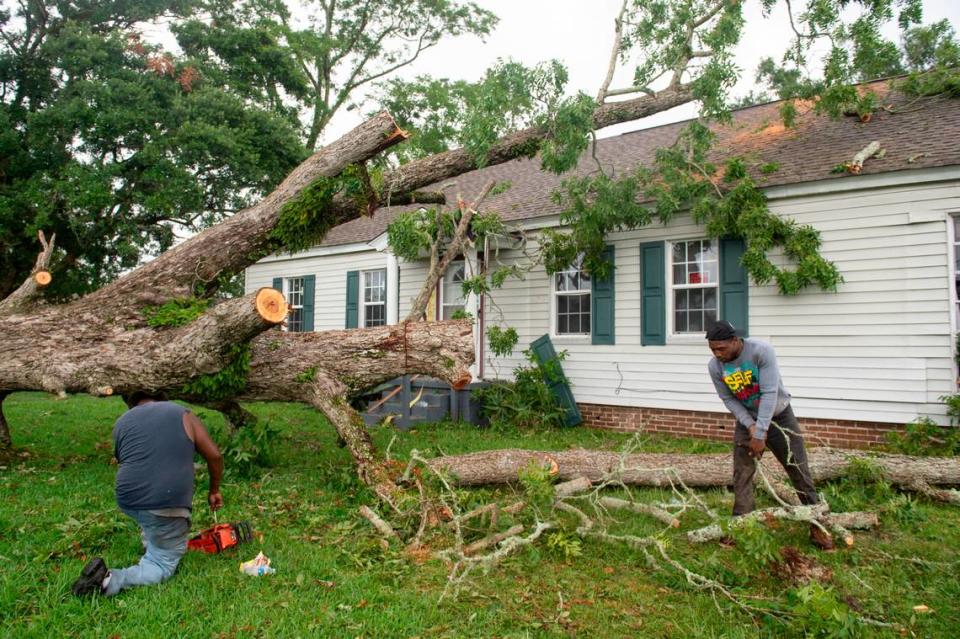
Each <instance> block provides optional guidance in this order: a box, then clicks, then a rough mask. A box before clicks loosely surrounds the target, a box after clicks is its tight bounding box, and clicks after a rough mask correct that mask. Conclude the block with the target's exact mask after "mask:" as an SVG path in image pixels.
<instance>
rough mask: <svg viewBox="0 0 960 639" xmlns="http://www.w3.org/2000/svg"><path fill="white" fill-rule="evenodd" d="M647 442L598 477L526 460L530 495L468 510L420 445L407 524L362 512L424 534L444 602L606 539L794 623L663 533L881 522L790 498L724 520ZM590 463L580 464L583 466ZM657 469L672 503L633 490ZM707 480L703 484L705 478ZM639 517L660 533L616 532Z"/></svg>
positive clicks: (755, 611)
mask: <svg viewBox="0 0 960 639" xmlns="http://www.w3.org/2000/svg"><path fill="white" fill-rule="evenodd" d="M638 442H639V438H634V439H633V440H631V442H630V443H628V445H627V446H625V447H624V450H622V451H620V453H619V454H618V453H611V454H610V455H612V458H606V464H605V465H604V471H603V472H602V473H596V474H594V475H591V476H588V475H586V474H573V473H571V472H570V470H571V469H570V468H569V467H566V466H565V464H566V462H567V461H569V460H567V459H565V458H564V456H563V454H562V453H535V454H533V455H527V456H520V457H521V458H522V460H523V461H524V462H526V465H525V466H516V465H515V466H514V467H515V468H517V470H516V473H515V475H514V476H513V478H512V482H510V483H513V484H522V485H523V486H524V489H525V494H524V496H523V500H522V501H516V497H515V496H514V494H513V493H511V494H510V495H509V496H508V497H507V499H508V500H509V501H510V502H513V503H511V504H510V505H509V506H501V505H500V504H499V503H497V502H491V503H487V504H483V505H481V506H476V507H473V508H471V509H465V508H462V501H461V500H462V495H463V492H462V489H458V486H462V485H463V482H462V481H458V480H459V479H460V478H457V477H456V476H455V475H453V474H452V473H451V472H449V471H448V470H447V469H448V468H452V466H446V467H445V466H443V465H442V464H439V463H437V461H438V460H437V459H427V458H425V457H423V456H421V455H420V453H418V452H417V451H412V452H411V454H410V459H409V462H408V464H407V467H406V469H405V471H404V472H403V474H402V475H401V476H400V477H398V478H397V482H398V484H399V485H401V486H410V485H412V484H415V485H416V486H417V488H418V492H419V495H420V499H419V500H414V501H415V503H411V504H408V506H407V509H406V517H407V518H408V520H404V518H403V514H402V513H401V514H395V515H393V517H394V518H395V519H396V521H394V522H392V523H390V524H389V525H388V526H383V525H381V524H380V523H378V522H377V521H375V520H373V519H371V517H369V513H366V512H364V513H362V514H363V516H364V517H366V518H367V519H368V520H370V521H371V522H372V523H373V525H374V526H375V528H376V530H377V531H378V532H379V534H381V535H382V536H383V537H384V538H385V539H388V540H390V539H394V538H395V537H394V535H395V533H396V532H398V531H403V530H407V531H412V530H414V529H416V530H417V532H416V535H415V537H414V538H413V541H411V542H410V543H409V545H408V551H409V552H411V553H415V555H414V556H416V557H418V559H423V558H424V557H425V556H426V557H430V556H432V557H433V558H435V559H438V560H440V561H443V562H445V563H446V565H447V567H448V575H447V582H446V585H445V588H444V591H443V593H442V595H441V597H440V598H441V600H442V599H444V598H447V597H456V596H457V595H458V593H459V592H460V591H461V589H462V588H463V587H464V586H466V585H467V584H468V583H469V580H470V578H471V577H472V575H474V574H476V571H477V569H478V568H479V569H480V570H481V571H487V570H490V569H492V568H494V567H495V566H496V565H497V564H498V563H500V562H501V561H502V560H503V559H504V558H506V557H508V556H510V555H511V554H514V553H517V552H519V551H520V550H521V549H523V548H524V547H528V546H531V545H534V544H538V543H543V541H544V540H546V542H547V544H548V545H557V546H562V545H563V544H569V543H570V541H569V540H570V538H571V536H572V537H573V538H577V537H579V538H580V539H582V540H584V541H585V542H586V541H599V542H602V543H604V544H615V545H620V546H625V547H628V548H631V549H633V550H635V551H637V553H638V555H639V557H640V558H641V559H642V560H643V561H645V562H646V564H647V565H649V566H650V567H651V569H653V570H661V571H665V572H666V573H672V574H675V575H678V576H680V577H682V579H683V580H684V582H685V583H686V584H688V586H689V587H690V588H692V589H694V590H697V591H701V592H705V593H708V594H710V595H711V596H712V597H714V599H715V600H719V599H725V600H727V601H729V602H730V603H731V604H732V605H734V606H736V607H737V608H739V609H741V610H743V611H745V612H746V613H748V614H751V615H764V616H773V617H775V618H780V619H782V620H784V621H788V620H789V614H790V613H789V611H788V610H785V609H782V608H778V607H777V602H776V601H773V600H769V599H764V598H762V597H756V596H754V595H750V594H746V593H744V592H743V588H742V586H733V585H729V584H726V583H723V581H721V580H720V579H718V578H712V577H710V576H709V573H710V572H711V571H710V570H709V569H701V568H700V567H698V566H696V565H695V564H693V563H691V561H694V560H680V559H678V558H677V557H678V555H676V554H674V553H673V552H671V544H672V543H674V542H672V541H670V540H669V539H668V537H666V536H665V534H664V533H665V532H666V531H670V530H672V529H675V528H678V527H680V526H682V525H683V520H684V518H685V515H686V514H687V513H696V519H695V520H694V521H698V522H702V520H703V517H706V518H707V519H708V521H709V522H710V523H709V525H708V526H706V527H702V526H701V527H698V528H696V529H694V530H693V531H691V532H690V533H688V537H689V538H690V543H693V542H702V541H708V540H711V539H718V538H720V537H723V536H725V534H726V532H725V531H733V532H734V534H735V532H736V530H737V529H738V528H739V527H740V526H741V525H743V524H744V523H745V522H747V521H751V520H757V521H760V522H769V520H770V518H772V517H776V518H778V519H783V520H791V521H798V522H805V523H806V522H812V521H818V522H821V523H822V524H823V525H825V526H829V527H830V528H831V529H832V530H834V532H835V533H836V532H844V533H846V534H849V532H848V530H849V529H853V528H871V527H874V526H876V524H877V517H876V515H875V514H873V513H860V512H857V513H830V512H829V508H828V506H827V505H826V504H820V505H817V506H794V505H791V504H787V503H783V504H781V505H779V506H777V507H776V508H773V509H766V510H762V511H758V512H757V513H755V514H753V515H751V516H749V517H743V518H734V519H731V518H729V517H721V516H720V515H718V514H717V513H716V512H714V510H712V509H711V508H710V507H709V506H707V505H706V504H705V503H704V501H703V500H702V499H701V498H700V497H699V496H698V495H697V493H696V491H695V490H694V489H693V488H692V487H691V486H689V485H687V484H686V483H685V481H684V477H686V479H692V478H691V477H690V475H689V474H685V473H684V470H683V469H682V468H671V467H668V466H665V465H664V461H665V459H666V458H665V457H664V456H649V455H645V454H638V453H636V452H635V450H636V447H637V446H638ZM578 452H580V453H582V451H578ZM691 457H696V456H691ZM725 457H726V456H725ZM685 458H686V456H683V455H679V456H671V459H672V460H673V461H678V460H681V461H682V460H684V459H685ZM441 459H444V460H449V459H451V458H449V457H447V458H441ZM650 459H654V460H656V461H657V462H658V465H657V467H656V468H655V469H651V468H645V467H635V466H633V465H632V463H633V462H636V461H638V460H641V461H642V462H643V461H647V460H650ZM514 461H516V460H514ZM583 469H584V465H582V464H581V465H580V467H579V468H578V470H583ZM594 469H596V467H594ZM501 470H502V469H501ZM651 473H655V474H656V476H657V477H659V478H660V480H661V481H660V483H657V484H656V485H657V486H661V487H664V488H666V489H668V490H669V491H670V498H669V500H668V501H666V502H659V503H649V502H645V501H643V500H641V499H639V498H638V497H637V496H636V495H635V494H634V492H633V491H632V487H633V486H634V485H636V483H635V482H636V478H638V477H641V476H650V474H651ZM571 475H573V476H571ZM474 485H475V484H474ZM700 485H704V484H703V483H702V482H701V484H700ZM611 489H616V490H617V491H618V494H616V495H611V494H608V493H609V491H610V490H611ZM438 510H440V511H442V514H441V515H439V516H438V515H436V513H437V512H438ZM431 513H434V514H433V515H431ZM636 515H640V516H642V517H649V518H651V521H652V522H656V523H657V524H658V525H659V526H660V527H661V528H660V532H657V533H653V534H647V535H636V534H629V533H623V532H619V531H618V530H617V528H616V526H617V525H618V524H619V523H620V522H622V521H623V520H629V519H632V518H634V517H635V516H636ZM418 518H419V525H412V523H411V521H413V522H415V521H416V520H417V519H418ZM431 519H432V523H430V521H431ZM688 520H689V519H688ZM441 522H442V523H441ZM425 530H426V533H425V532H424V531H425ZM681 539H682V538H681ZM861 620H862V621H863V622H865V623H869V624H871V625H885V624H884V622H882V621H876V620H873V619H865V618H861Z"/></svg>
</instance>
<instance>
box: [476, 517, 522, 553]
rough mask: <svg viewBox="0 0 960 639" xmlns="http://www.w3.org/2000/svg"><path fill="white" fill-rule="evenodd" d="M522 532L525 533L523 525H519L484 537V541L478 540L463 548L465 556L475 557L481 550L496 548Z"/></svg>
mask: <svg viewBox="0 0 960 639" xmlns="http://www.w3.org/2000/svg"><path fill="white" fill-rule="evenodd" d="M522 532H523V524H517V525H515V526H511V527H510V528H507V529H506V530H504V531H503V532H500V533H496V534H494V535H489V536H487V537H484V538H483V539H478V540H477V541H474V542H472V543H470V544H467V545H466V546H464V548H463V554H464V555H466V556H468V557H469V556H470V555H475V554H477V553H478V552H480V551H481V550H486V549H487V548H490V547H491V546H496V545H497V544H499V543H500V542H501V541H503V540H504V539H507V538H509V537H513V536H515V535H519V534H520V533H522Z"/></svg>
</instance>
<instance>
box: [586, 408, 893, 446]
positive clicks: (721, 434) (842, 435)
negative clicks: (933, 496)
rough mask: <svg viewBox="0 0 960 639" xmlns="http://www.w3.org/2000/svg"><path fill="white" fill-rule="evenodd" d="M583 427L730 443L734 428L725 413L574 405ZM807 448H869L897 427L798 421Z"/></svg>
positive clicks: (884, 424)
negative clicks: (812, 446) (580, 415)
mask: <svg viewBox="0 0 960 639" xmlns="http://www.w3.org/2000/svg"><path fill="white" fill-rule="evenodd" d="M577 405H578V406H579V407H580V412H581V414H582V415H583V421H584V424H585V425H586V426H589V427H591V428H604V429H609V430H618V431H624V432H631V431H637V430H640V429H641V428H643V430H645V431H646V432H651V433H665V434H668V435H678V436H682V437H697V438H699V439H712V440H716V441H730V439H731V437H732V430H733V426H734V421H733V417H731V416H730V415H729V414H728V413H712V412H707V411H694V410H676V409H671V408H637V407H632V406H610V405H608V404H577ZM798 421H799V422H800V426H801V428H803V432H804V437H805V440H806V442H807V444H809V445H829V446H838V447H842V448H870V447H872V446H876V445H877V444H882V443H885V442H886V434H887V433H888V432H890V431H894V430H901V428H902V427H901V426H898V425H895V424H886V423H881V422H857V421H851V420H845V419H809V418H803V417H800V418H798Z"/></svg>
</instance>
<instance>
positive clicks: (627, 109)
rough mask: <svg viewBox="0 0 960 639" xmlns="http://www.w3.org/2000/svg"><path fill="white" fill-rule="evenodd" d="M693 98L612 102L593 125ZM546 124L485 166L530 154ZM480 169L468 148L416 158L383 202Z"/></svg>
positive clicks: (337, 216) (685, 90) (674, 91)
mask: <svg viewBox="0 0 960 639" xmlns="http://www.w3.org/2000/svg"><path fill="white" fill-rule="evenodd" d="M692 100H693V92H692V91H691V89H690V87H689V86H687V85H680V86H677V87H673V88H670V89H664V90H663V91H658V92H656V93H654V94H653V95H644V96H641V97H639V98H634V99H632V100H623V101H622V102H609V103H606V104H602V105H600V106H598V107H597V109H596V110H595V111H594V112H593V128H594V129H602V128H604V127H608V126H612V125H614V124H620V123H622V122H630V121H632V120H639V119H642V118H646V117H649V116H651V115H654V114H655V113H660V112H662V111H667V110H669V109H672V108H674V107H677V106H680V105H681V104H686V103H687V102H691V101H692ZM546 135H547V130H546V129H545V128H543V127H531V128H527V129H524V130H522V131H517V132H515V133H511V134H509V135H506V136H504V137H502V138H500V140H499V141H497V142H496V143H495V144H494V145H493V146H491V147H490V150H489V151H488V153H487V156H486V158H485V161H484V166H493V165H495V164H503V163H504V162H509V161H510V160H515V159H517V158H519V157H525V156H528V155H529V154H530V152H531V149H536V148H537V147H538V146H539V144H540V142H541V141H542V140H543V139H544V138H545V137H546ZM477 168H479V166H478V165H477V162H476V159H475V158H474V156H473V155H471V154H470V152H469V151H467V150H466V149H455V150H453V151H446V152H444V153H437V154H436V155H431V156H429V157H425V158H421V159H418V160H413V161H411V162H408V163H406V164H404V165H403V166H401V167H399V168H397V169H396V170H394V171H391V172H389V173H387V174H386V175H384V177H383V187H382V195H381V203H384V202H387V201H390V202H394V201H395V200H394V198H396V196H397V195H401V194H404V193H409V192H411V191H416V190H418V189H422V188H423V187H426V186H428V185H430V184H434V183H437V182H443V181H444V180H447V179H449V178H451V177H454V176H457V175H461V174H463V173H467V172H468V171H472V170H474V169H477ZM330 214H331V215H333V216H334V221H335V222H336V223H340V222H345V221H347V220H349V219H352V218H353V217H355V216H356V213H355V206H354V205H353V204H352V203H351V201H350V198H348V197H338V198H335V199H334V203H333V206H332V207H331V210H330Z"/></svg>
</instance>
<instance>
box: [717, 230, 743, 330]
mask: <svg viewBox="0 0 960 639" xmlns="http://www.w3.org/2000/svg"><path fill="white" fill-rule="evenodd" d="M745 250H746V246H745V245H744V243H743V240H739V239H721V240H720V318H721V319H725V320H727V321H728V322H730V323H731V324H733V325H734V326H736V327H737V329H738V330H740V331H743V334H744V335H748V334H749V328H750V326H749V304H748V291H749V288H750V281H749V279H748V276H747V269H745V268H744V267H743V264H741V263H740V260H741V258H743V253H744V251H745Z"/></svg>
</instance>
